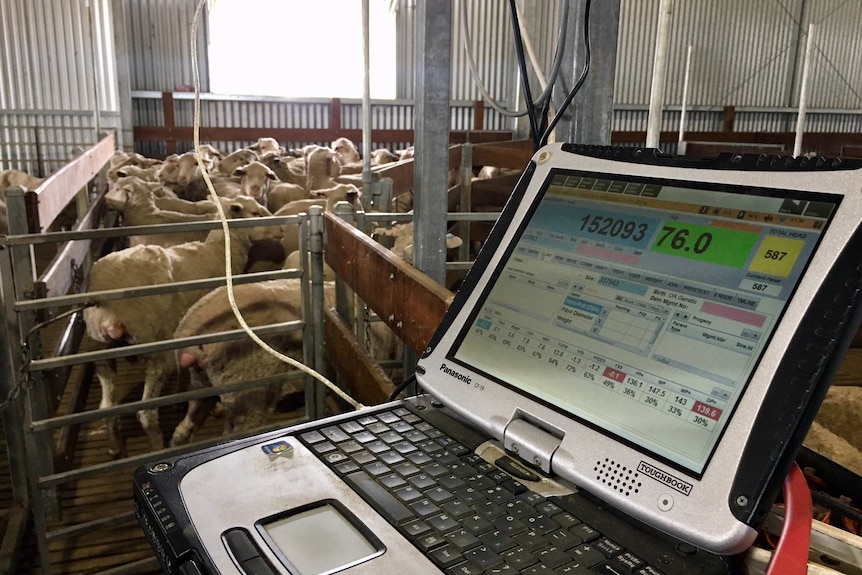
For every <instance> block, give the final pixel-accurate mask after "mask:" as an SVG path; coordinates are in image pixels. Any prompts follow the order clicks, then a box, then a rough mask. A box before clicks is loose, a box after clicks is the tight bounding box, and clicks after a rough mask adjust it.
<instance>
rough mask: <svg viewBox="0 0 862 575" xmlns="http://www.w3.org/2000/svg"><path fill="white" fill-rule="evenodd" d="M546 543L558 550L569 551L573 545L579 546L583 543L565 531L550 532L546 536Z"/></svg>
mask: <svg viewBox="0 0 862 575" xmlns="http://www.w3.org/2000/svg"><path fill="white" fill-rule="evenodd" d="M546 537H547V538H548V541H549V542H550V543H551V545H555V546H557V547H559V548H560V549H565V550H567V551H568V550H569V549H571V548H572V547H574V546H575V545H580V544H581V543H583V541H582V540H581V538H580V537H577V536H575V535H572V534H571V533H569V532H568V531H566V530H565V529H557V530H556V531H551V532H550V533H548V534H547V535H546Z"/></svg>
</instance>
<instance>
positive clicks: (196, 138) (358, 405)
mask: <svg viewBox="0 0 862 575" xmlns="http://www.w3.org/2000/svg"><path fill="white" fill-rule="evenodd" d="M206 2H207V0H199V2H198V6H197V8H196V9H195V15H194V19H193V20H192V39H191V52H192V76H193V79H194V87H195V110H194V146H195V158H196V159H197V162H198V167H200V170H201V175H202V176H203V179H204V182H205V183H206V186H207V190H209V193H210V196H211V197H212V199H213V201H214V202H215V205H216V210H217V211H218V215H219V219H220V220H221V225H222V230H223V231H224V256H225V278H226V280H227V298H228V302H230V307H231V309H232V310H233V314H234V316H235V317H236V319H237V321H238V322H239V325H240V326H241V327H242V329H243V330H244V331H245V332H246V333H247V334H248V336H249V337H250V338H251V339H252V341H254V342H255V343H256V344H257V345H258V346H260V348H261V349H263V350H264V351H266V352H267V353H269V354H270V355H272V356H273V357H276V358H277V359H279V360H281V361H282V362H284V363H286V364H288V365H291V366H293V367H295V368H296V369H298V370H300V371H303V372H305V373H306V374H308V375H310V376H311V377H313V378H314V379H316V380H318V381H319V382H320V383H322V384H323V385H325V386H326V387H328V388H329V389H330V390H331V391H332V392H333V393H334V394H336V395H337V396H338V397H340V398H341V399H343V400H344V401H346V402H347V403H349V404H350V405H352V406H353V407H354V408H355V409H362V408H363V407H365V406H364V405H362V404H361V403H359V402H358V401H356V400H355V399H353V398H352V397H350V396H349V395H347V394H346V393H345V392H344V391H343V390H342V389H341V388H339V387H338V386H337V385H335V384H334V383H332V382H331V381H329V380H328V379H326V377H324V376H323V375H322V374H320V373H318V372H316V371H315V370H313V369H311V368H310V367H308V366H307V365H305V364H303V363H301V362H299V361H297V360H295V359H293V358H292V357H288V356H286V355H284V354H283V353H280V352H279V351H277V350H275V349H273V348H272V347H271V346H270V345H269V344H267V343H266V342H265V341H263V340H262V339H260V337H258V335H257V334H256V333H254V331H252V329H251V327H249V325H248V324H247V323H246V321H245V318H244V317H243V316H242V312H240V310H239V307H238V306H237V305H236V300H235V299H234V295H233V274H232V273H231V267H232V263H231V253H230V228H229V227H228V222H227V217H226V216H225V213H224V208H223V207H222V205H221V202H220V201H219V196H218V194H216V191H215V188H213V183H212V180H211V179H210V176H209V173H207V170H206V167H205V166H204V163H203V160H202V159H201V153H200V124H201V109H200V95H201V82H200V76H199V73H198V44H197V30H198V24H199V23H200V16H201V12H202V11H203V7H204V4H206Z"/></svg>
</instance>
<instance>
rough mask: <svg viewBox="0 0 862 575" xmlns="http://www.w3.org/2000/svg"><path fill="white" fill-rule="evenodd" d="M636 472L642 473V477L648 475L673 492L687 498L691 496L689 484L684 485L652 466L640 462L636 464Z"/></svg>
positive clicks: (678, 479) (680, 480) (679, 480)
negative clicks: (677, 492)
mask: <svg viewBox="0 0 862 575" xmlns="http://www.w3.org/2000/svg"><path fill="white" fill-rule="evenodd" d="M638 471H639V472H641V473H643V474H644V475H649V476H650V477H652V478H653V479H655V480H656V481H658V482H659V483H664V484H665V485H667V486H668V487H670V488H671V489H673V490H674V491H679V492H680V493H682V494H683V495H685V496H688V495H690V494H691V487H692V485H691V483H686V482H685V481H683V480H682V479H680V478H678V477H674V476H673V475H671V474H670V473H667V472H666V471H662V470H661V469H659V468H657V467H653V466H652V465H650V464H649V463H647V462H646V461H641V462H640V463H639V464H638Z"/></svg>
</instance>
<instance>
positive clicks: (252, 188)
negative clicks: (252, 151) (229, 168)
mask: <svg viewBox="0 0 862 575" xmlns="http://www.w3.org/2000/svg"><path fill="white" fill-rule="evenodd" d="M233 175H234V176H237V177H240V178H242V179H241V180H240V192H239V193H240V194H242V195H244V196H249V197H252V198H254V199H256V200H257V201H258V202H260V203H261V204H263V203H265V202H266V190H267V188H268V187H269V182H270V181H278V177H277V176H276V175H275V172H273V171H272V170H270V169H269V168H268V167H267V166H265V165H264V164H262V163H260V162H256V161H255V162H251V163H249V164H247V165H245V166H243V167H241V168H237V169H235V170H234V171H233Z"/></svg>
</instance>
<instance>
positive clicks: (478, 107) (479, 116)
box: [473, 100, 485, 131]
mask: <svg viewBox="0 0 862 575" xmlns="http://www.w3.org/2000/svg"><path fill="white" fill-rule="evenodd" d="M484 129H485V101H484V100H476V101H475V102H473V130H475V131H480V130H484Z"/></svg>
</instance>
